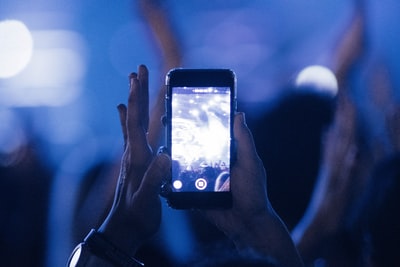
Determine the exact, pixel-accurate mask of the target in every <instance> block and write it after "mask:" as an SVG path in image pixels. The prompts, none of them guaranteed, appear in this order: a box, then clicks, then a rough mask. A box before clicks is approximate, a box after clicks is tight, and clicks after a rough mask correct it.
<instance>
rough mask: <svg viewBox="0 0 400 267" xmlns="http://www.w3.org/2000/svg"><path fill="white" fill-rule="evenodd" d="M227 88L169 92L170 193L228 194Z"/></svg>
mask: <svg viewBox="0 0 400 267" xmlns="http://www.w3.org/2000/svg"><path fill="white" fill-rule="evenodd" d="M231 93H232V92H231V88H230V87H210V86H208V87H194V86H193V87H187V86H182V87H172V88H171V158H172V181H171V182H172V191H173V192H201V191H204V192H224V191H229V190H230V188H229V178H230V177H229V175H230V160H231V147H230V145H231V129H230V127H231V118H232V116H231V99H232V97H231Z"/></svg>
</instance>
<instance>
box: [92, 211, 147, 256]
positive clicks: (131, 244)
mask: <svg viewBox="0 0 400 267" xmlns="http://www.w3.org/2000/svg"><path fill="white" fill-rule="evenodd" d="M131 228H132V226H130V227H129V226H127V227H124V224H123V223H117V222H116V221H115V220H113V219H111V218H110V217H108V218H107V219H106V220H105V221H104V222H103V224H102V225H101V226H100V228H99V229H98V232H99V233H100V234H101V235H102V236H104V237H105V238H106V239H107V240H109V241H110V242H111V243H112V244H115V245H117V246H118V248H119V249H121V250H122V251H125V252H126V253H128V254H129V255H135V253H136V251H137V250H138V248H139V247H140V246H141V245H142V243H141V242H140V241H139V239H138V238H137V236H136V235H135V233H133V232H132V229H131Z"/></svg>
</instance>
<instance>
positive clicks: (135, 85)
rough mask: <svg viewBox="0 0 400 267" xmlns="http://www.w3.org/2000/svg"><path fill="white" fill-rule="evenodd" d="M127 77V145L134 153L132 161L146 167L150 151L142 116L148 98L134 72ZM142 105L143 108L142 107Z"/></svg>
mask: <svg viewBox="0 0 400 267" xmlns="http://www.w3.org/2000/svg"><path fill="white" fill-rule="evenodd" d="M129 78H130V91H129V97H128V110H127V135H128V142H129V145H130V147H131V149H132V151H131V152H132V155H135V158H134V160H135V162H132V163H133V164H134V165H137V166H138V165H142V167H144V168H147V166H145V165H146V164H148V161H149V152H151V151H150V148H149V146H148V144H147V137H146V129H145V128H144V127H143V124H142V116H143V111H144V109H146V107H148V103H147V102H146V101H148V99H147V98H146V97H145V96H146V94H147V93H142V92H141V91H142V90H143V91H147V89H146V88H141V86H140V83H139V80H138V76H137V74H136V73H132V74H131V75H130V76H129ZM143 97H144V98H143ZM143 105H144V106H145V108H143V107H142V106H143ZM145 113H146V112H145ZM147 114H148V112H147Z"/></svg>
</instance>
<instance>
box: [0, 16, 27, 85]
mask: <svg viewBox="0 0 400 267" xmlns="http://www.w3.org/2000/svg"><path fill="white" fill-rule="evenodd" d="M32 50H33V38H32V35H31V33H30V31H29V29H28V28H27V27H26V25H25V24H24V23H23V22H21V21H18V20H3V21H0V78H10V77H13V76H15V75H17V74H18V73H19V72H21V71H22V70H23V69H24V68H25V67H26V66H27V65H28V63H29V61H30V59H31V57H32Z"/></svg>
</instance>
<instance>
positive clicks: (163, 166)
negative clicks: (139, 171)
mask: <svg viewBox="0 0 400 267" xmlns="http://www.w3.org/2000/svg"><path fill="white" fill-rule="evenodd" d="M170 168H171V158H170V157H169V156H168V155H167V154H165V153H161V154H158V155H157V156H156V157H155V158H154V159H153V161H152V162H151V164H150V166H149V168H148V169H147V171H146V173H145V175H144V177H143V180H142V183H141V185H140V188H139V190H138V192H137V193H138V194H140V195H142V196H144V197H151V196H158V194H159V193H160V188H161V184H162V182H163V180H164V179H165V177H167V175H168V171H169V169H170Z"/></svg>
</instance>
